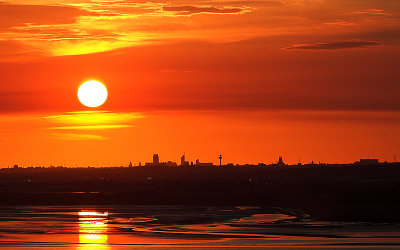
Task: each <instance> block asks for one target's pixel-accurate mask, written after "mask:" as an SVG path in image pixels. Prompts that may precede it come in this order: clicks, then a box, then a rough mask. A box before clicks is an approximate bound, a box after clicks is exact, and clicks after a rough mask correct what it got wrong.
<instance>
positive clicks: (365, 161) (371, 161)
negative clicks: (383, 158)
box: [356, 159, 379, 166]
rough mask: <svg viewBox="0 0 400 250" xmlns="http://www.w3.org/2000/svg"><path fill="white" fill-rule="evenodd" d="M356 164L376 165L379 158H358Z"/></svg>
mask: <svg viewBox="0 0 400 250" xmlns="http://www.w3.org/2000/svg"><path fill="white" fill-rule="evenodd" d="M356 164H357V165H362V166H365V165H377V164H379V160H378V159H360V161H359V162H356Z"/></svg>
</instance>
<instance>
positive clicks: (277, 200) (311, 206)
mask: <svg viewBox="0 0 400 250" xmlns="http://www.w3.org/2000/svg"><path fill="white" fill-rule="evenodd" d="M399 191H400V164H379V165H371V166H352V165H348V166H346V165H341V166H313V167H297V166H292V167H289V166H285V167H273V166H222V167H217V166H213V167H133V168H27V169H21V168H19V169H1V170H0V205H3V206H14V205H126V204H130V205H166V204H168V205H213V206H219V205H221V206H228V205H229V206H231V205H234V206H236V205H252V206H260V207H264V208H268V207H280V208H284V209H285V210H287V211H292V212H293V213H296V211H297V212H298V214H310V215H311V217H312V218H316V219H320V220H321V219H322V220H341V221H369V222H375V221H376V222H400V213H399V212H400V198H399V196H400V193H399Z"/></svg>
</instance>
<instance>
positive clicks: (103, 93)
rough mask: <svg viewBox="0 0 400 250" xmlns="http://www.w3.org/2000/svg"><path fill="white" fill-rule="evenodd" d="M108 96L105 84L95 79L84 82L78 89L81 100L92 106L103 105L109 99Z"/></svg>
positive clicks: (84, 103)
mask: <svg viewBox="0 0 400 250" xmlns="http://www.w3.org/2000/svg"><path fill="white" fill-rule="evenodd" d="M107 96H108V92H107V89H106V87H105V86H104V84H102V83H101V82H98V81H94V80H90V81H87V82H84V83H83V84H82V85H81V86H79V89H78V99H79V101H80V102H81V103H82V104H83V105H85V106H87V107H91V108H94V107H98V106H101V105H102V104H103V103H104V102H105V101H106V100H107Z"/></svg>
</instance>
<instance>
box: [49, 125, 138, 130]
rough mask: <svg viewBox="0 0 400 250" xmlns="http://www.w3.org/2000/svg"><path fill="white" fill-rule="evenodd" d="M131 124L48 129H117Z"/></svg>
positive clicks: (129, 126)
mask: <svg viewBox="0 0 400 250" xmlns="http://www.w3.org/2000/svg"><path fill="white" fill-rule="evenodd" d="M131 127H133V126H132V125H91V126H90V125H89V126H64V127H52V128H50V129H58V130H98V129H118V128H131Z"/></svg>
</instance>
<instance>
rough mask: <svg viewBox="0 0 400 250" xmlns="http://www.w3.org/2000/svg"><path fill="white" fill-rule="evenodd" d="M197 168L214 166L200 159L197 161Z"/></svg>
mask: <svg viewBox="0 0 400 250" xmlns="http://www.w3.org/2000/svg"><path fill="white" fill-rule="evenodd" d="M195 166H198V167H207V166H214V164H213V163H212V162H200V160H199V159H197V160H196V164H195Z"/></svg>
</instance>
